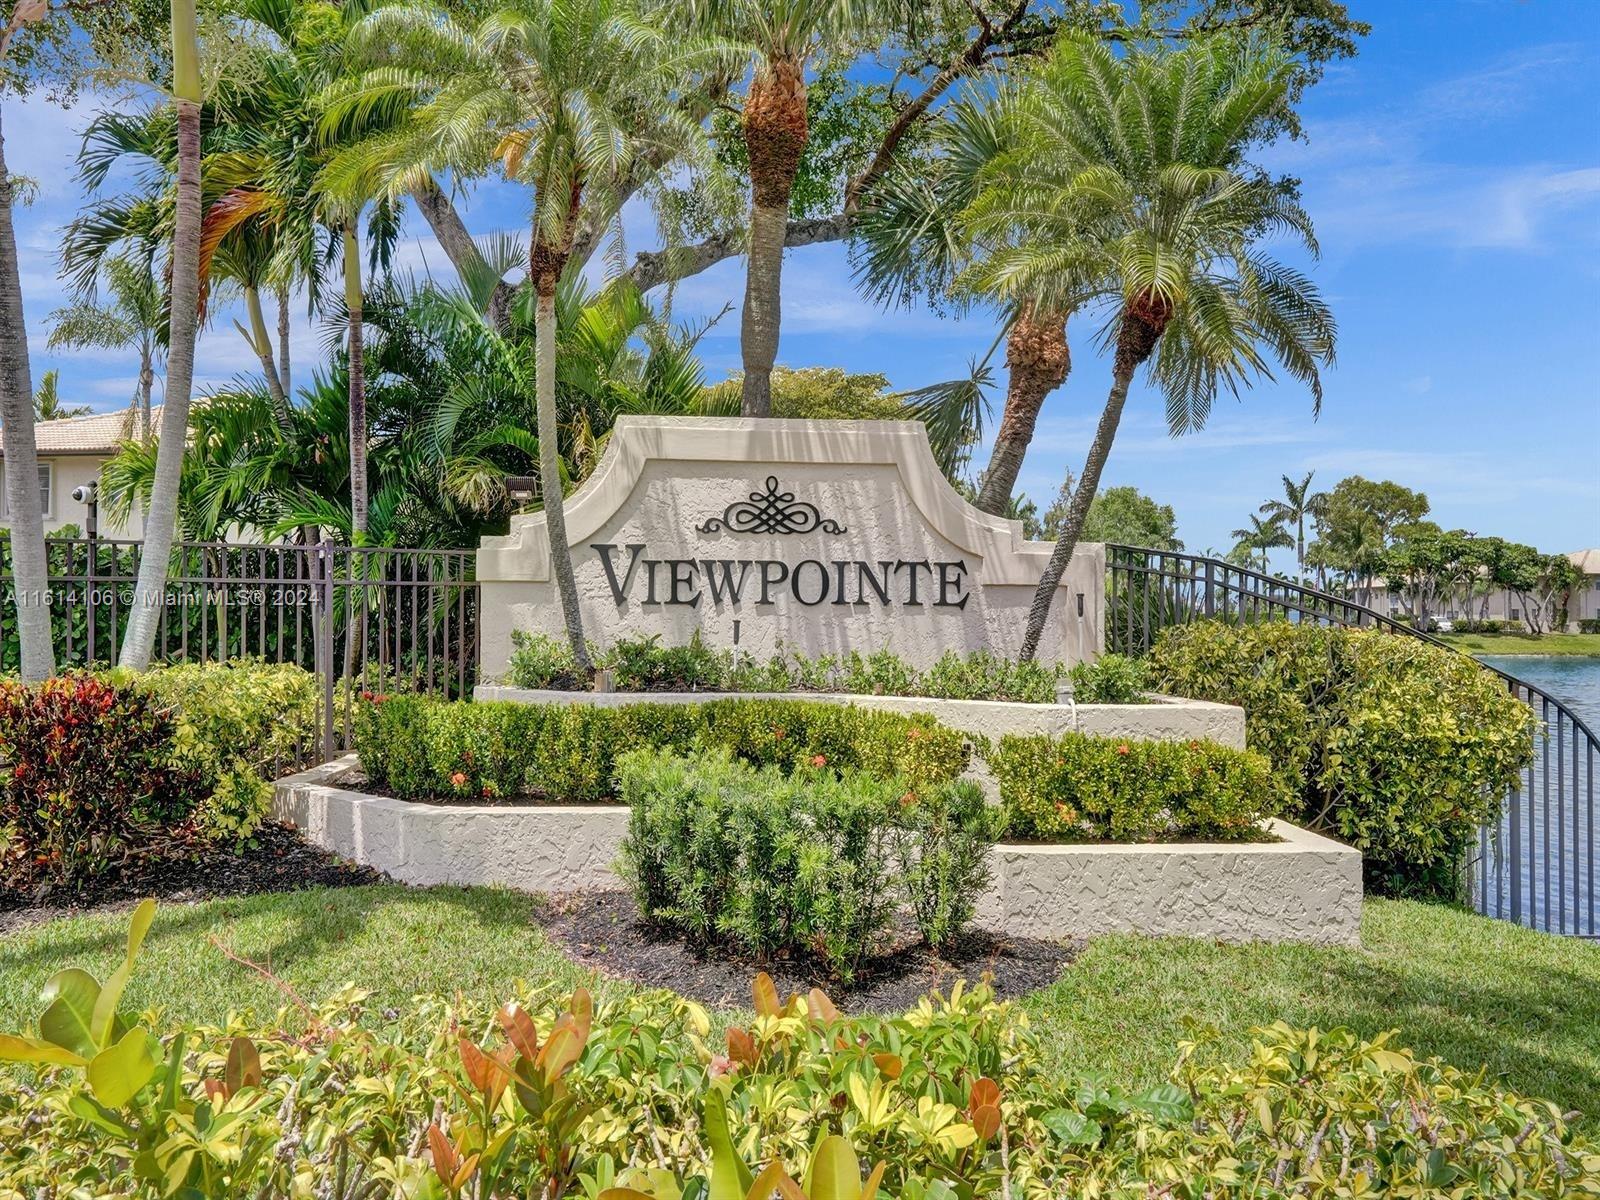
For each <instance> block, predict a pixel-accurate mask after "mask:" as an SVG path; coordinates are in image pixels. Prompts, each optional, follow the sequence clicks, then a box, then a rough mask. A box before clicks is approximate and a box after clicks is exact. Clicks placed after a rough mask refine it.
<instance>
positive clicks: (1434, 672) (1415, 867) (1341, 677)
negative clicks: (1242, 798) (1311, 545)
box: [1151, 621, 1535, 898]
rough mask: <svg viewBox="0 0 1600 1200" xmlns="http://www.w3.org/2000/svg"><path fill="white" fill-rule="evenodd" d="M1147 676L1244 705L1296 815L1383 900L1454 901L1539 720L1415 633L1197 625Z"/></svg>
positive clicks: (1488, 678) (1158, 654)
mask: <svg viewBox="0 0 1600 1200" xmlns="http://www.w3.org/2000/svg"><path fill="white" fill-rule="evenodd" d="M1151 669H1152V672H1153V674H1154V675H1155V677H1156V680H1157V683H1158V686H1160V687H1161V688H1162V690H1164V691H1171V692H1175V693H1177V694H1178V695H1183V696H1192V697H1195V698H1197V699H1201V700H1217V701H1222V702H1225V703H1229V704H1237V705H1240V706H1241V707H1242V708H1243V709H1244V710H1245V717H1246V721H1245V728H1246V731H1247V736H1248V738H1249V743H1250V746H1251V748H1253V749H1255V750H1259V751H1260V752H1261V753H1262V754H1264V755H1266V756H1267V758H1268V759H1270V760H1271V762H1272V767H1273V770H1274V772H1275V773H1276V774H1277V776H1278V778H1279V780H1280V781H1281V783H1282V785H1283V788H1284V790H1285V791H1286V793H1287V794H1288V795H1289V796H1290V797H1291V800H1290V806H1289V808H1288V809H1287V815H1288V816H1289V818H1290V819H1291V820H1294V821H1296V822H1297V823H1299V824H1303V825H1307V826H1309V827H1310V828H1312V829H1316V830H1319V831H1321V832H1324V833H1329V834H1332V835H1333V836H1335V837H1338V838H1341V839H1343V840H1344V841H1346V842H1349V843H1350V844H1351V845H1354V846H1357V847H1359V848H1360V849H1361V851H1362V853H1363V854H1364V855H1365V864H1366V878H1367V885H1368V887H1369V888H1371V889H1373V890H1375V891H1379V892H1383V893H1388V894H1398V895H1407V894H1413V895H1443V896H1446V897H1449V898H1455V897H1457V896H1458V895H1459V888H1460V886H1461V883H1460V877H1461V869H1462V864H1463V862H1464V860H1465V858H1466V855H1467V853H1468V851H1469V850H1470V848H1471V846H1472V843H1473V839H1474V837H1475V836H1476V833H1477V829H1478V826H1479V825H1480V824H1481V823H1483V822H1485V821H1492V820H1493V819H1494V818H1495V817H1496V815H1497V814H1498V812H1499V807H1500V803H1501V798H1502V796H1503V794H1504V791H1505V789H1506V788H1507V787H1508V786H1510V785H1512V784H1514V783H1515V782H1516V779H1517V773H1518V772H1519V771H1520V770H1521V768H1522V767H1523V766H1524V765H1525V764H1526V763H1527V762H1528V761H1529V760H1530V758H1531V755H1532V753H1533V736H1534V728H1535V723H1534V718H1533V714H1532V712H1531V711H1530V710H1529V709H1528V707H1527V706H1526V705H1525V704H1522V703H1521V702H1520V701H1518V700H1516V699H1514V698H1513V697H1512V696H1511V695H1510V694H1509V693H1508V692H1507V691H1506V688H1505V686H1504V684H1502V683H1501V682H1500V680H1499V679H1498V678H1496V677H1495V676H1494V675H1493V674H1492V673H1491V672H1489V671H1485V670H1483V669H1482V668H1481V667H1479V666H1478V664H1477V663H1475V662H1474V661H1473V660H1472V659H1470V658H1468V657H1467V656H1465V655H1462V654H1457V653H1455V652H1454V651H1451V650H1445V649H1442V648H1440V647H1437V646H1432V645H1429V644H1428V643H1426V642H1423V641H1420V640H1418V639H1414V638H1410V637H1404V636H1396V635H1393V634H1387V633H1381V632H1377V631H1361V630H1346V629H1324V628H1321V627H1318V626H1313V625H1291V624H1289V623H1288V622H1284V621H1272V622H1263V623H1261V624H1257V625H1250V626H1245V627H1229V626H1224V625H1219V624H1213V623H1202V624H1196V625H1189V626H1181V627H1177V628H1174V629H1170V630H1168V631H1167V632H1165V633H1164V634H1162V636H1161V638H1160V640H1159V641H1158V642H1157V644H1156V646H1155V649H1154V651H1153V652H1152V654H1151Z"/></svg>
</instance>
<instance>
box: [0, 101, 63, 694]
mask: <svg viewBox="0 0 1600 1200" xmlns="http://www.w3.org/2000/svg"><path fill="white" fill-rule="evenodd" d="M12 200H13V192H12V182H11V172H10V169H9V168H8V167H7V166H6V158H5V135H4V132H3V130H0V451H3V452H4V455H5V467H6V470H5V477H6V503H7V504H8V505H9V506H10V518H9V520H10V525H11V584H12V592H13V594H14V595H15V596H16V604H17V640H18V642H19V643H20V650H21V661H20V662H19V663H18V667H19V668H20V670H21V672H22V677H23V678H24V679H28V680H36V679H48V678H49V677H50V676H51V675H54V674H55V670H56V658H55V648H54V646H53V645H52V643H51V640H50V579H49V574H50V572H49V563H48V560H47V558H46V551H45V544H44V513H43V510H42V508H41V506H40V504H39V451H38V443H37V442H36V441H35V440H34V436H33V377H32V370H31V368H30V366H29V363H28V329H27V323H26V320H25V318H24V314H23V309H22V278H21V274H20V272H19V270H18V265H17V235H16V229H15V228H14V227H13V225H12V222H11V206H12Z"/></svg>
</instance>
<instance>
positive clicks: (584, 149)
mask: <svg viewBox="0 0 1600 1200" xmlns="http://www.w3.org/2000/svg"><path fill="white" fill-rule="evenodd" d="M652 11H653V10H651V9H648V8H644V7H641V6H640V5H638V4H636V3H634V2H632V0H512V2H511V3H509V4H507V5H506V6H505V7H503V8H500V9H498V10H496V11H494V12H491V13H489V14H488V15H487V16H486V17H484V18H483V20H482V21H480V22H479V23H478V24H477V25H475V26H472V27H466V26H464V25H462V24H461V23H459V22H458V21H457V20H456V19H455V18H454V16H452V15H451V14H450V13H448V12H445V11H442V10H440V11H434V10H427V9H421V8H404V7H394V8H379V9H377V10H376V11H375V12H373V13H372V14H371V15H370V16H368V17H366V18H364V19H363V20H362V21H361V22H359V23H358V24H357V25H356V27H355V29H354V31H353V33H352V39H351V41H352V50H353V52H354V54H355V55H356V57H357V58H360V57H361V56H362V55H363V54H365V55H368V56H370V57H371V58H374V59H377V60H380V61H381V65H379V66H376V67H374V68H373V69H371V70H369V71H367V72H365V73H364V74H361V75H358V76H355V77H354V78H352V79H350V80H347V81H345V82H344V83H342V84H339V85H335V86H334V87H333V88H331V89H330V91H329V93H328V94H327V96H326V97H325V117H324V120H325V123H326V124H327V125H328V126H329V127H330V128H338V127H340V126H341V125H343V124H345V123H347V122H349V121H351V120H353V119H357V118H359V117H360V116H361V115H363V114H370V113H372V112H374V111H377V110H379V109H383V108H385V107H386V106H387V107H390V108H395V107H400V106H409V108H410V114H409V119H408V120H407V121H406V122H405V123H403V124H400V125H398V127H396V128H394V129H392V130H390V131H388V132H387V133H386V134H384V135H382V136H379V137H375V138H372V139H370V140H368V141H367V142H366V143H364V144H363V145H362V146H359V147H357V148H355V149H354V150H352V151H350V152H347V153H345V154H342V155H340V156H337V157H336V158H335V159H334V161H333V163H331V164H330V166H329V168H328V169H327V171H326V172H325V173H324V178H323V186H324V187H325V188H326V189H327V190H328V191H329V192H330V193H332V194H335V195H343V196H347V197H349V196H358V195H360V194H363V193H365V194H369V195H387V196H398V195H400V194H401V193H403V192H405V191H406V190H408V189H409V188H410V187H411V186H412V184H413V183H415V181H416V180H417V179H419V178H423V177H427V176H431V175H434V174H436V173H440V172H443V171H445V170H457V171H461V172H463V173H465V174H468V175H472V174H479V173H482V172H485V171H487V170H488V169H490V167H491V166H498V168H499V169H500V170H501V172H502V173H503V174H504V175H505V176H506V177H507V178H509V179H514V180H517V181H519V182H521V183H523V184H526V185H527V186H528V187H529V188H530V189H531V190H532V193H533V224H532V231H531V238H530V246H529V252H528V279H529V282H530V283H531V284H532V286H533V292H534V295H535V314H534V328H535V338H534V341H535V358H536V362H537V372H536V375H537V379H536V385H537V386H536V390H537V398H538V403H537V406H536V407H537V430H538V448H539V477H540V484H541V491H542V493H543V499H544V511H545V521H546V527H547V530H548V533H549V539H550V560H551V569H552V572H553V574H554V576H555V582H556V590H557V592H558V594H559V596H560V599H561V609H562V615H563V618H564V620H565V623H566V627H567V639H568V642H569V643H570V645H571V649H572V653H573V656H574V658H575V659H576V661H577V662H578V664H579V666H580V667H581V668H582V669H584V670H585V671H587V670H588V669H589V665H590V664H589V652H588V647H587V646H586V644H585V642H584V637H583V619H582V615H581V613H580V610H579V608H578V589H577V581H576V579H575V577H574V575H573V569H572V554H571V548H570V546H569V544H568V540H567V528H566V512H565V504H564V500H563V494H562V482H561V469H560V468H561V464H560V455H559V450H558V446H559V440H560V434H559V414H558V411H557V407H556V379H557V374H558V372H559V369H560V368H559V363H558V362H557V360H556V293H557V290H558V288H559V286H560V283H561V277H562V274H563V272H564V271H565V269H566V267H567V263H568V261H569V260H570V258H571V257H572V253H573V249H574V237H575V234H576V231H577V230H578V229H579V228H580V226H581V225H583V224H585V223H587V224H589V225H595V224H599V225H600V226H602V227H603V226H604V225H605V223H606V222H608V221H610V220H611V219H612V217H613V216H614V214H615V212H616V207H617V204H618V202H619V201H618V197H619V196H620V195H622V194H623V185H624V184H625V182H626V181H628V179H629V178H630V175H631V172H632V170H633V168H634V166H635V164H636V163H637V162H638V161H639V160H640V158H641V156H642V155H644V154H646V153H648V154H650V155H652V156H659V157H660V158H661V160H662V161H668V160H670V159H673V158H678V159H680V160H684V161H688V162H690V163H693V162H696V161H699V162H704V161H705V147H704V140H703V139H704V134H703V132H702V130H701V129H700V127H699V125H698V124H696V123H694V122H692V121H690V120H688V119H687V118H685V117H684V116H683V115H682V114H681V113H680V112H679V111H678V110H677V109H676V108H675V106H674V105H673V104H672V103H671V98H672V95H673V93H674V92H675V91H678V90H680V89H681V88H682V87H684V86H685V84H686V83H687V82H689V81H691V80H692V79H693V78H694V75H695V72H697V71H698V70H700V69H701V68H703V67H710V68H715V67H716V66H718V65H719V63H721V62H725V61H726V55H725V53H718V51H717V49H716V48H715V47H710V46H705V45H702V44H699V43H695V42H692V41H690V40H689V39H686V38H683V37H681V36H669V35H668V33H667V31H666V30H665V29H663V28H662V27H661V26H659V25H655V24H652V23H651V22H650V21H649V20H648V17H649V16H650V15H651V14H652Z"/></svg>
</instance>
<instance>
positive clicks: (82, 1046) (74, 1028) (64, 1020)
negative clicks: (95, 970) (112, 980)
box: [39, 967, 100, 1058]
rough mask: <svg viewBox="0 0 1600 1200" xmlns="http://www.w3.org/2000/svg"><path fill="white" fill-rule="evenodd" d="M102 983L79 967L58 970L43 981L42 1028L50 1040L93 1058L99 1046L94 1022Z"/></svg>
mask: <svg viewBox="0 0 1600 1200" xmlns="http://www.w3.org/2000/svg"><path fill="white" fill-rule="evenodd" d="M99 998H100V985H99V984H98V983H96V982H95V978H94V976H93V975H91V974H89V972H87V971H82V970H79V969H78V968H77V967H68V968H67V969H66V970H65V971H57V972H56V973H55V974H54V975H52V976H51V977H50V982H49V983H47V984H45V985H44V995H43V997H42V999H43V1000H44V1002H45V1010H44V1015H43V1016H42V1017H40V1018H39V1032H40V1033H42V1034H43V1035H44V1039H45V1041H47V1042H54V1043H55V1044H56V1045H57V1046H62V1047H65V1048H66V1049H68V1050H71V1051H72V1052H73V1053H74V1054H77V1055H80V1056H82V1057H83V1058H93V1057H94V1054H95V1051H97V1050H99V1049H100V1047H99V1045H98V1044H96V1042H95V1040H94V1034H93V1032H92V1031H91V1028H90V1026H91V1023H92V1021H93V1017H94V1006H95V1001H97V1000H98V999H99Z"/></svg>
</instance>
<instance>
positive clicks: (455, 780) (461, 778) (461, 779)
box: [450, 771, 467, 787]
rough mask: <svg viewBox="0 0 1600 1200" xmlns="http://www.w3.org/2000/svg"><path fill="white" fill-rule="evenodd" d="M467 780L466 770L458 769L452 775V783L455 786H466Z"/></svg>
mask: <svg viewBox="0 0 1600 1200" xmlns="http://www.w3.org/2000/svg"><path fill="white" fill-rule="evenodd" d="M466 782H467V775H466V772H465V771H457V772H456V773H455V774H454V775H452V776H450V783H451V784H452V785H453V786H455V787H464V786H466Z"/></svg>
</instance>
